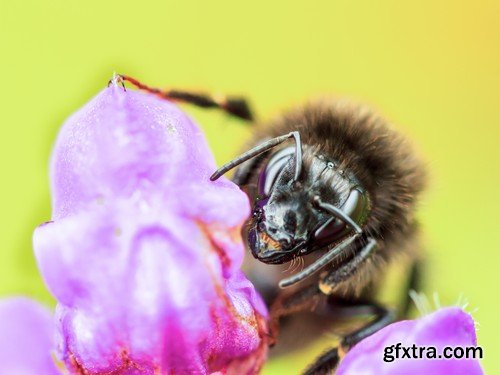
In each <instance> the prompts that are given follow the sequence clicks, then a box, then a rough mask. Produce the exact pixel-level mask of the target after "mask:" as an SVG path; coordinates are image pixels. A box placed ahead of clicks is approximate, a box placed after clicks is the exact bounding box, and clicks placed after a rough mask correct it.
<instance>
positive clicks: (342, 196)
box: [248, 147, 368, 264]
mask: <svg viewBox="0 0 500 375" xmlns="http://www.w3.org/2000/svg"><path fill="white" fill-rule="evenodd" d="M294 166H295V156H294V148H293V147H287V148H284V149H282V150H280V151H278V152H276V153H274V154H273V155H272V156H271V157H270V158H269V161H268V162H267V163H266V164H265V166H263V167H262V168H261V172H260V174H259V177H258V196H257V197H256V199H255V206H254V210H253V219H252V222H251V225H250V227H251V229H250V230H249V233H248V240H249V241H248V243H249V247H250V249H251V251H252V254H253V256H254V257H255V258H257V259H258V260H260V261H262V262H264V263H270V264H280V263H285V262H288V261H290V260H292V259H293V258H296V257H299V256H303V255H306V254H309V253H311V252H313V251H315V250H318V249H320V248H324V247H325V246H328V245H330V244H333V243H336V242H338V241H340V240H342V239H343V238H345V237H346V236H348V235H349V233H350V232H351V231H352V228H351V227H348V226H347V223H346V222H345V221H343V220H341V219H338V218H335V217H333V216H332V215H331V213H328V212H325V211H324V210H322V209H321V208H320V207H318V205H317V204H316V203H317V202H318V201H320V202H328V203H329V204H330V205H333V206H335V207H336V208H338V209H339V210H342V211H344V213H345V214H346V215H347V216H349V217H351V218H352V219H353V220H354V221H355V222H356V223H357V224H358V225H360V226H361V225H362V224H363V222H364V220H365V218H366V216H367V211H368V204H367V196H366V194H365V193H364V190H363V189H362V188H361V187H360V185H359V182H358V181H357V180H356V178H355V177H354V176H353V175H351V174H350V173H349V172H345V171H342V170H340V169H339V168H338V164H337V163H336V162H335V161H333V160H328V159H327V158H326V157H325V156H324V155H318V154H314V152H313V151H312V150H310V149H308V148H306V149H305V150H304V158H303V164H302V171H301V175H300V176H299V179H298V180H295V178H294Z"/></svg>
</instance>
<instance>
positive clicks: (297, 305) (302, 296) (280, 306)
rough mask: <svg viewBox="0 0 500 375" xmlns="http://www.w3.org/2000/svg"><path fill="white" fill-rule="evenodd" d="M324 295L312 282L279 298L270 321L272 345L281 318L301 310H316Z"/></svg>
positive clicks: (272, 310)
mask: <svg viewBox="0 0 500 375" xmlns="http://www.w3.org/2000/svg"><path fill="white" fill-rule="evenodd" d="M323 296H324V295H323V294H322V293H321V291H320V290H319V288H318V286H317V284H312V285H309V286H307V287H305V288H302V289H299V290H297V291H295V292H293V293H292V294H288V295H284V296H283V297H280V298H278V299H277V300H276V301H275V302H274V303H273V305H272V306H271V313H270V316H271V318H270V323H269V326H270V334H271V338H272V340H271V346H273V345H274V344H275V343H276V339H277V336H278V334H279V323H280V319H281V318H283V317H285V316H287V315H291V314H295V313H298V312H301V311H307V310H309V311H311V310H314V308H315V307H316V306H317V304H318V302H319V301H320V298H321V297H323Z"/></svg>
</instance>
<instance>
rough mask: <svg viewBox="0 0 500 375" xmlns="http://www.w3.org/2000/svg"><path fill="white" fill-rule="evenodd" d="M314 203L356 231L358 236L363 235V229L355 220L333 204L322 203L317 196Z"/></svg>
mask: <svg viewBox="0 0 500 375" xmlns="http://www.w3.org/2000/svg"><path fill="white" fill-rule="evenodd" d="M314 203H315V204H316V205H318V207H319V208H321V209H323V210H325V211H326V212H328V213H329V214H332V215H333V216H335V217H336V218H337V219H340V220H342V221H343V222H344V223H346V224H348V225H350V226H351V227H352V228H353V229H354V230H355V231H356V233H357V234H361V233H362V230H361V227H360V226H359V225H358V224H357V223H356V222H355V221H354V220H353V219H351V217H350V216H349V215H347V214H346V213H345V212H344V211H342V210H341V209H339V208H337V207H335V206H334V205H332V204H329V203H325V202H322V201H321V198H320V197H319V196H317V195H316V196H315V197H314Z"/></svg>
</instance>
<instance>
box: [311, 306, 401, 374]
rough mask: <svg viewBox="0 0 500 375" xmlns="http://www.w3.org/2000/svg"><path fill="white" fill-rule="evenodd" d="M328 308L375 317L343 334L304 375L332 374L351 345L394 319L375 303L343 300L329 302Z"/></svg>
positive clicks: (332, 311)
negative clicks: (338, 342) (333, 346)
mask: <svg viewBox="0 0 500 375" xmlns="http://www.w3.org/2000/svg"><path fill="white" fill-rule="evenodd" d="M331 301H333V302H332V303H335V300H331ZM337 303H338V301H337ZM330 308H331V309H330V312H331V313H332V314H335V315H337V314H342V315H344V314H343V313H346V312H348V314H349V316H351V317H355V316H362V315H366V314H368V313H369V314H371V315H374V316H375V317H374V318H373V319H372V320H371V321H370V322H369V323H367V324H366V325H364V326H363V327H361V328H360V329H357V330H356V331H354V332H351V333H349V334H347V335H346V336H344V338H343V339H342V341H341V343H340V346H339V347H335V348H331V349H328V350H327V351H325V352H324V353H323V354H322V355H321V356H320V357H318V358H317V359H316V361H315V362H314V363H313V364H312V365H310V366H309V367H308V368H307V370H306V371H305V372H304V375H326V374H332V373H333V371H334V370H335V368H336V367H337V365H338V363H339V362H340V360H341V359H342V357H343V356H344V354H345V353H346V352H347V351H348V350H349V349H350V348H351V347H353V346H354V345H356V344H357V343H358V342H360V341H361V340H363V339H365V338H366V337H368V336H371V335H372V334H374V333H375V332H377V331H378V330H380V329H382V328H383V327H385V326H386V325H388V324H390V323H392V322H393V321H394V320H395V314H394V313H393V312H392V311H390V310H388V309H386V308H384V307H382V306H380V305H378V304H375V303H366V302H362V301H351V302H348V303H345V302H344V303H342V304H331V305H330ZM342 310H345V311H342Z"/></svg>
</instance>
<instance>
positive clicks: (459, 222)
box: [0, 0, 500, 374]
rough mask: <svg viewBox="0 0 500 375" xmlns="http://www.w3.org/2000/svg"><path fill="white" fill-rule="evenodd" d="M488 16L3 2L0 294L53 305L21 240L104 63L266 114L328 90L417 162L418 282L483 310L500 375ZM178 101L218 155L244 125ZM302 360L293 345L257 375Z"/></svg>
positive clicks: (488, 346)
mask: <svg viewBox="0 0 500 375" xmlns="http://www.w3.org/2000/svg"><path fill="white" fill-rule="evenodd" d="M131 4H137V5H131ZM499 15H500V2H498V1H451V0H446V1H440V2H437V1H430V0H424V1H418V2H416V1H411V2H410V1H406V2H405V1H396V0H394V1H359V2H353V1H347V0H345V1H338V0H328V1H326V0H316V1H283V2H277V1H261V0H258V1H256V0H254V1H246V2H242V1H241V2H240V1H189V0H188V1H165V0H163V1H160V0H157V1H149V0H144V1H140V2H132V1H129V2H125V1H123V0H121V1H117V0H106V1H102V0H85V1H84V0H57V1H56V0H47V1H35V0H25V1H7V0H3V1H1V2H0V46H1V49H0V72H1V89H0V108H1V110H0V121H1V133H0V134H1V139H0V163H1V176H2V182H1V185H0V197H1V205H0V296H7V295H12V294H19V293H22V294H27V295H30V296H32V297H35V298H37V299H39V300H42V301H44V302H47V303H53V301H52V299H51V297H50V296H49V294H48V292H47V291H46V290H45V289H44V286H43V283H42V281H41V279H40V277H39V275H38V273H37V270H36V266H35V262H34V260H33V257H32V248H31V232H32V230H33V228H34V227H35V226H36V225H37V224H38V223H40V222H42V221H45V220H47V219H49V217H50V203H49V201H50V196H49V190H48V178H47V165H48V164H47V162H48V157H49V153H50V148H51V144H52V142H53V141H54V137H55V135H56V132H57V129H58V127H59V126H60V125H61V123H62V121H63V120H64V119H65V118H66V117H67V116H68V115H69V114H71V113H72V112H73V111H75V110H76V109H78V108H79V107H80V106H82V105H83V104H84V103H85V102H86V101H87V100H88V99H89V98H90V97H91V96H93V95H94V94H96V93H97V92H98V91H99V90H100V89H101V88H102V87H103V86H104V85H105V84H106V82H107V80H108V78H109V77H110V76H111V74H112V72H113V71H115V70H116V71H118V72H124V73H127V74H130V75H132V76H135V77H137V78H140V79H141V80H143V81H144V82H147V83H151V84H155V85H159V86H167V85H169V86H174V87H178V88H203V89H208V90H211V91H218V92H223V93H224V92H225V93H243V94H245V95H247V96H248V97H249V98H251V99H252V102H253V104H254V107H255V108H256V109H257V111H258V113H259V114H260V115H261V118H267V117H269V116H271V115H273V114H276V113H278V112H279V111H280V110H282V109H284V108H286V107H289V106H291V105H293V104H295V103H300V102H301V101H303V100H305V99H306V98H309V97H311V96H314V95H319V94H329V93H330V94H334V95H337V96H338V95H342V96H348V97H351V98H355V99H359V100H361V101H363V102H366V103H369V104H372V105H373V106H374V107H376V108H378V109H379V110H380V111H381V112H382V113H383V114H384V115H385V116H386V117H388V118H389V119H390V120H392V121H393V122H395V123H397V124H399V127H400V129H401V130H402V131H403V132H405V133H406V134H408V135H409V136H410V137H411V138H412V139H413V140H414V142H415V144H416V146H417V147H418V149H419V150H420V152H421V153H422V155H424V156H425V158H426V160H427V162H428V166H429V169H430V171H431V174H432V179H431V185H430V189H429V192H428V194H427V195H426V199H425V200H424V201H423V204H422V210H421V215H420V217H421V220H422V222H423V224H424V227H425V230H426V243H427V248H428V255H429V263H430V270H429V272H430V276H429V278H428V280H427V287H426V291H427V292H428V293H432V292H433V291H438V292H439V296H440V297H441V301H442V303H443V304H450V303H453V302H454V301H455V300H456V299H457V297H458V296H459V295H460V294H461V293H463V295H464V296H466V297H467V298H468V300H469V301H470V306H471V308H475V307H478V308H479V311H478V312H477V313H476V314H475V317H476V318H477V320H478V321H479V322H480V324H481V326H480V330H479V333H478V334H479V343H480V344H481V345H483V347H484V352H485V359H484V361H483V363H484V367H485V369H486V370H487V372H489V373H491V374H494V373H500V364H499V361H498V358H496V356H495V353H497V352H498V350H499V347H500V346H499V345H498V344H497V340H498V336H499V335H500V324H499V322H498V314H499V311H500V310H499V309H500V303H499V301H500V297H499V287H500V285H499V280H500V277H499V275H500V270H499V267H500V265H499V261H500V245H499V242H500V241H499V239H498V238H497V235H498V233H499V232H497V230H498V229H497V228H498V224H497V223H498V213H499V208H500V205H499V196H498V192H499V188H500V184H499V183H500V168H499V167H498V164H497V163H498V160H499V157H500V151H498V150H499V134H500V121H499V120H500V114H499V103H498V99H499V96H498V90H499V87H500V74H499V73H500V68H499V67H500V48H499V47H500V45H499V36H500V26H499V25H500V22H499ZM186 110H187V111H188V112H190V113H191V114H192V115H193V116H194V117H195V118H196V119H197V120H198V121H199V122H200V123H201V124H202V126H203V128H204V129H205V131H206V132H207V135H208V138H209V140H210V142H211V145H212V146H213V147H214V150H215V153H216V156H217V160H218V162H219V163H220V162H222V161H226V160H228V159H229V158H230V157H231V156H234V155H235V154H236V153H237V152H238V151H239V150H240V149H241V146H242V144H243V142H244V141H245V139H247V138H248V137H249V136H250V134H251V132H252V128H251V126H248V125H245V124H243V123H242V122H239V121H237V120H231V119H228V118H227V117H226V116H224V115H222V114H220V113H215V112H203V111H199V110H194V109H192V108H191V107H186ZM303 362H304V360H303V358H302V355H294V354H292V355H291V356H290V358H289V359H287V360H286V361H285V360H282V361H280V362H276V363H273V364H271V366H269V367H268V368H267V370H266V372H267V373H269V374H271V373H286V372H285V370H286V369H288V371H290V372H291V373H297V372H298V371H297V368H300V367H302V366H303Z"/></svg>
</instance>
